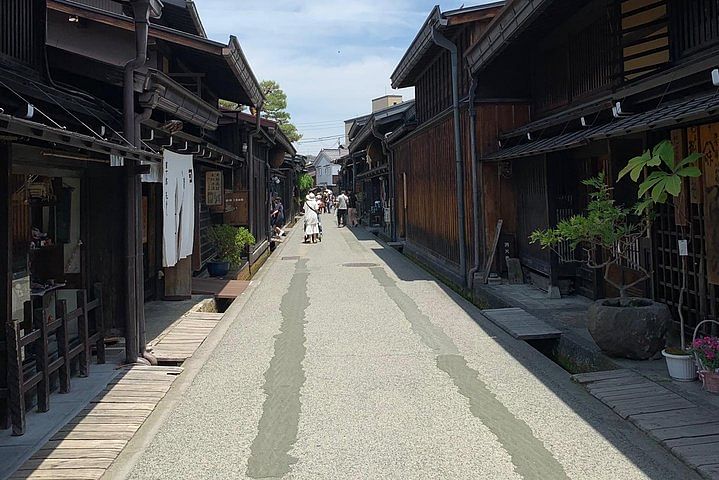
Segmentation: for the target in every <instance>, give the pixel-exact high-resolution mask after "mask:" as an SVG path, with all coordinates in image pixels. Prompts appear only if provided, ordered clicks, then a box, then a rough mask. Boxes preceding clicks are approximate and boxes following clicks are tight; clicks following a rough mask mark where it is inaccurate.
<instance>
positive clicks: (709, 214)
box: [699, 123, 719, 285]
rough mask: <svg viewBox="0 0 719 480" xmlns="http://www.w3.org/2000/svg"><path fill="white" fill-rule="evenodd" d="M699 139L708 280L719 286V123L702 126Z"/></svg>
mask: <svg viewBox="0 0 719 480" xmlns="http://www.w3.org/2000/svg"><path fill="white" fill-rule="evenodd" d="M699 138H700V141H701V146H702V149H701V151H702V153H703V154H704V158H703V162H704V165H703V167H704V168H703V172H702V173H703V174H702V177H703V179H704V229H705V247H706V252H707V278H708V280H709V283H711V284H712V285H719V123H713V124H711V125H702V126H701V128H700V130H699Z"/></svg>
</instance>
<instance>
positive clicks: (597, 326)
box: [587, 298, 672, 360]
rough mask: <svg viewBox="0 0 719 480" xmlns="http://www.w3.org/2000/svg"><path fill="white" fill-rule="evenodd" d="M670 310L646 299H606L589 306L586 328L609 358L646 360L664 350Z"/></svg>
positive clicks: (669, 322) (661, 304)
mask: <svg viewBox="0 0 719 480" xmlns="http://www.w3.org/2000/svg"><path fill="white" fill-rule="evenodd" d="M671 321H672V316H671V313H670V312H669V307H667V306H666V305H665V304H663V303H657V302H654V301H653V300H649V299H646V298H607V299H603V300H598V301H596V302H594V304H593V305H592V306H591V307H589V321H588V322H587V328H588V329H589V333H590V334H591V335H592V338H594V341H595V342H597V345H599V348H601V349H602V351H603V352H604V353H606V354H607V355H609V356H610V357H621V358H629V359H632V360H647V359H649V358H652V357H653V356H654V355H656V354H657V353H658V352H659V351H660V350H662V349H663V348H664V344H665V339H666V334H667V330H668V329H669V326H670V324H671Z"/></svg>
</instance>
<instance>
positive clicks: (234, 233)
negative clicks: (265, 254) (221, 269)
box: [208, 225, 255, 267]
mask: <svg viewBox="0 0 719 480" xmlns="http://www.w3.org/2000/svg"><path fill="white" fill-rule="evenodd" d="M208 235H209V237H210V241H211V242H212V244H213V245H214V246H215V249H216V250H217V258H218V259H219V260H220V261H222V262H230V264H231V265H232V266H234V267H238V266H240V265H241V264H242V253H243V252H244V251H245V246H247V245H254V244H255V237H254V236H253V235H252V233H250V231H249V230H247V229H246V228H244V227H242V228H236V227H233V226H231V225H213V226H212V227H210V230H209V232H208Z"/></svg>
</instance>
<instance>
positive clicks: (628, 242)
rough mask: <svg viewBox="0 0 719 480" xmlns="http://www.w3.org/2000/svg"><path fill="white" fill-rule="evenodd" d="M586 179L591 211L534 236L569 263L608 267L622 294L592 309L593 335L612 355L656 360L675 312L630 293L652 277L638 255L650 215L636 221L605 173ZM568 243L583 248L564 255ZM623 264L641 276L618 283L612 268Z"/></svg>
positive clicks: (606, 276) (606, 275)
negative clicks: (635, 255) (616, 198)
mask: <svg viewBox="0 0 719 480" xmlns="http://www.w3.org/2000/svg"><path fill="white" fill-rule="evenodd" d="M582 183H583V184H584V185H586V186H587V187H589V188H590V189H591V190H592V191H591V192H590V195H589V197H590V201H589V204H588V206H587V210H586V213H584V214H583V215H575V216H573V217H571V218H568V219H566V220H562V221H560V222H559V223H558V225H557V227H556V228H552V229H548V230H538V231H535V232H534V233H532V235H531V236H530V240H531V241H532V242H533V243H539V244H540V245H541V246H542V248H550V249H552V250H553V251H554V252H555V253H556V254H557V255H558V256H559V257H560V259H561V260H562V261H564V262H582V263H584V264H586V265H587V266H588V267H590V268H593V269H599V270H603V271H604V279H605V281H606V282H607V284H609V285H612V286H614V287H615V288H616V289H617V290H618V291H619V298H609V299H602V300H598V301H597V302H595V303H594V304H593V305H592V306H591V307H590V308H589V314H588V322H587V328H588V330H589V333H590V334H591V335H592V338H594V341H595V342H596V343H597V345H598V346H599V348H601V349H602V350H603V351H604V352H605V353H607V354H608V355H610V356H613V357H624V358H630V359H635V360H645V359H648V358H651V357H653V356H654V355H656V354H657V353H658V352H659V351H660V350H661V349H662V348H663V347H664V344H665V336H666V332H667V330H668V328H669V325H670V323H671V314H670V312H669V309H668V307H667V306H666V305H664V304H661V303H657V302H654V301H653V300H650V299H647V298H629V296H628V293H627V292H628V290H629V289H630V288H631V287H632V286H635V285H638V284H639V283H641V282H643V281H646V280H647V279H648V278H649V277H650V274H649V272H648V271H647V270H646V269H645V268H644V267H642V266H641V265H638V264H637V263H636V262H635V261H634V259H633V255H632V252H633V250H634V248H635V246H636V244H637V243H638V241H639V240H640V239H641V238H642V237H644V236H645V235H646V234H647V231H648V228H649V224H648V222H647V220H646V218H640V219H638V220H636V221H635V220H633V218H632V214H631V210H630V209H628V208H624V207H622V206H619V205H617V204H616V203H615V201H614V199H613V198H612V189H611V188H610V187H609V186H608V185H607V182H606V176H605V174H604V173H600V174H599V175H598V176H596V177H594V178H590V179H588V180H584V181H583V182H582ZM567 244H568V245H569V246H570V247H571V248H570V250H571V251H572V252H578V254H579V257H578V258H576V257H573V258H566V257H565V256H563V254H562V253H561V252H562V251H566V249H564V248H562V249H560V248H559V247H560V246H561V245H567ZM619 265H631V268H632V269H634V270H636V271H637V272H638V273H639V277H638V278H637V279H636V280H634V281H632V282H630V283H624V281H623V276H622V278H621V280H620V281H619V282H615V281H614V280H613V279H612V278H611V275H610V274H611V269H612V267H613V266H619Z"/></svg>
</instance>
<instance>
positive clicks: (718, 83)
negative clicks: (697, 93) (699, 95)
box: [712, 68, 719, 87]
mask: <svg viewBox="0 0 719 480" xmlns="http://www.w3.org/2000/svg"><path fill="white" fill-rule="evenodd" d="M712 83H713V84H714V86H715V87H719V68H715V69H714V70H712Z"/></svg>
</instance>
